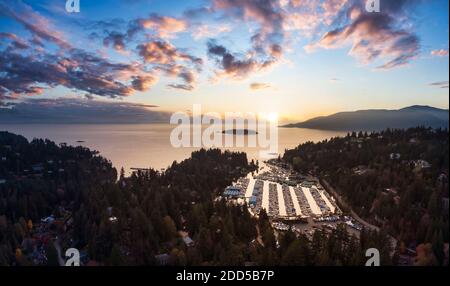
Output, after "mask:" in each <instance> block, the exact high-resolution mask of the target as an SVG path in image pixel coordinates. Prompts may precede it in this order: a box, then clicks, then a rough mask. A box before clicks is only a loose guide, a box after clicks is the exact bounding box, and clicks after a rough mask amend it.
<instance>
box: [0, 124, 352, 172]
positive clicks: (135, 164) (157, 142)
mask: <svg viewBox="0 0 450 286" xmlns="http://www.w3.org/2000/svg"><path fill="white" fill-rule="evenodd" d="M174 127H175V126H171V125H169V124H143V125H139V124H133V125H47V124H46V125H43V124H42V125H41V124H29V125H25V124H11V125H0V130H1V131H9V132H12V133H16V134H20V135H23V136H25V137H26V138H28V139H29V140H31V139H33V138H48V139H50V140H52V141H55V142H57V143H67V144H69V145H83V146H86V147H88V148H90V149H93V150H97V151H100V153H101V155H102V156H104V157H106V158H108V159H109V160H111V161H112V163H113V164H114V166H115V167H116V168H121V167H124V168H125V170H127V171H129V170H130V168H148V167H152V168H155V169H161V168H166V167H168V166H169V165H171V164H172V162H173V161H174V160H176V161H181V160H183V159H186V158H188V157H189V156H190V154H191V153H192V151H195V150H196V149H197V148H174V147H172V145H171V144H170V133H171V131H172V129H173V128H174ZM278 132H279V136H278V140H279V141H278V142H279V143H278V144H279V153H280V154H283V152H284V150H285V149H290V148H293V147H296V146H297V145H299V144H300V143H303V142H306V141H314V142H317V141H321V140H324V139H327V138H331V137H334V136H339V135H345V132H336V131H321V130H313V129H297V128H280V129H279V131H278ZM77 141H84V142H81V143H80V142H77ZM230 150H232V151H244V152H246V153H247V154H248V158H249V159H259V160H261V158H259V151H260V149H258V148H248V147H247V148H231V149H230Z"/></svg>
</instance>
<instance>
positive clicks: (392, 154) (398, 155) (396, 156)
mask: <svg viewBox="0 0 450 286" xmlns="http://www.w3.org/2000/svg"><path fill="white" fill-rule="evenodd" d="M389 157H390V158H391V160H399V159H400V158H401V155H400V153H391V154H390V155H389Z"/></svg>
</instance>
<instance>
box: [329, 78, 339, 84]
mask: <svg viewBox="0 0 450 286" xmlns="http://www.w3.org/2000/svg"><path fill="white" fill-rule="evenodd" d="M339 81H341V80H340V79H338V78H335V77H333V78H330V83H337V82H339Z"/></svg>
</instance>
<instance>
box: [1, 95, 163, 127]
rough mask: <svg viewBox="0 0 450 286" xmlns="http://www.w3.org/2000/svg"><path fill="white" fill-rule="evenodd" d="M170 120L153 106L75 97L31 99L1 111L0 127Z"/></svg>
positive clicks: (159, 121)
mask: <svg viewBox="0 0 450 286" xmlns="http://www.w3.org/2000/svg"><path fill="white" fill-rule="evenodd" d="M169 118H170V114H169V113H167V112H162V111H158V110H157V106H153V105H143V104H136V103H130V102H124V101H99V100H87V99H75V98H59V99H29V100H26V101H24V102H20V103H16V104H14V105H12V106H10V107H8V108H0V124H14V123H18V124H32V123H43V124H55V123H56V124H59V123H61V124H64V123H67V124H135V123H137V124H141V123H161V122H169Z"/></svg>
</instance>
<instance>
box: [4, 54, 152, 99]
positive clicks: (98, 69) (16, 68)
mask: <svg viewBox="0 0 450 286" xmlns="http://www.w3.org/2000/svg"><path fill="white" fill-rule="evenodd" d="M0 70H2V73H1V75H0V88H1V89H2V90H3V92H4V93H7V94H11V95H14V94H27V95H32V94H37V93H42V92H43V89H44V88H46V87H56V86H64V87H66V88H69V89H75V90H78V91H83V92H86V93H90V94H96V95H99V96H106V97H110V98H115V97H122V96H129V95H131V94H132V93H134V92H136V91H145V90H147V89H148V88H149V87H150V80H149V79H150V78H151V79H152V81H151V82H152V83H153V76H151V75H149V74H148V72H145V71H143V69H142V67H140V66H139V65H138V64H122V63H112V62H110V61H108V60H106V59H103V58H100V57H97V56H95V55H93V54H90V53H87V52H85V51H83V50H78V49H72V50H70V51H69V52H68V54H67V55H65V56H64V55H59V54H44V55H40V54H31V55H20V54H17V53H14V52H11V51H4V52H3V53H1V54H0ZM143 79H145V84H144V83H141V84H138V81H140V82H143ZM136 87H138V88H136Z"/></svg>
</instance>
